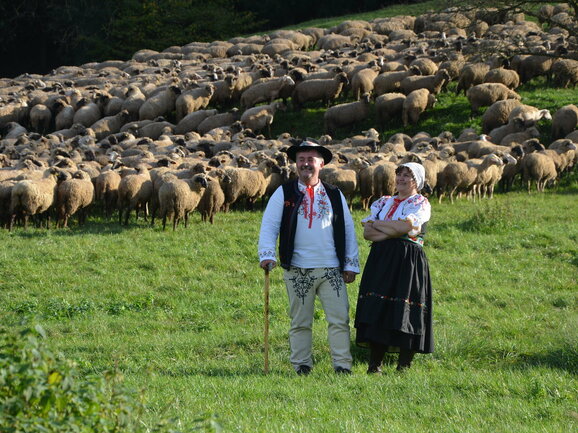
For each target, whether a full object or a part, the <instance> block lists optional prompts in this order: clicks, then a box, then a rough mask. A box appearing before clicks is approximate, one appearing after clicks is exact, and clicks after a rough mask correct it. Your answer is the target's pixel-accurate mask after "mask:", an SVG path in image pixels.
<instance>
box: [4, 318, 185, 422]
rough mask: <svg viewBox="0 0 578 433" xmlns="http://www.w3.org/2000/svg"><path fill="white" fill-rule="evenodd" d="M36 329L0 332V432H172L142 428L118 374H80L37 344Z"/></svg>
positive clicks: (138, 409)
mask: <svg viewBox="0 0 578 433" xmlns="http://www.w3.org/2000/svg"><path fill="white" fill-rule="evenodd" d="M44 337H45V333H44V330H43V329H42V328H41V327H40V326H36V328H35V329H25V330H23V331H21V332H19V333H15V332H12V333H9V332H7V331H5V330H0V431H2V432H4V433H19V432H22V433H24V432H26V433H30V432H59V433H67V432H81V433H90V432H98V433H107V432H123V433H132V432H145V431H155V432H176V430H172V429H171V428H170V422H167V421H162V422H159V423H158V424H157V425H156V426H154V427H151V428H147V427H145V425H144V424H143V423H142V422H140V420H139V417H140V415H141V414H142V413H143V409H144V406H143V403H142V401H141V398H140V396H139V395H137V394H135V393H134V392H132V391H130V390H128V389H127V388H126V387H125V386H124V385H123V382H122V377H121V375H120V374H119V373H118V372H105V373H104V374H102V375H89V376H83V375H81V374H80V373H79V371H78V369H77V367H76V366H75V364H74V363H73V362H72V361H70V360H67V359H65V358H64V357H63V356H62V355H60V354H54V353H52V352H51V351H50V350H49V349H48V348H46V347H45V345H44V344H43V343H44V342H43V341H42V339H43V338H44Z"/></svg>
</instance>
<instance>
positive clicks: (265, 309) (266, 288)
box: [264, 263, 271, 374]
mask: <svg viewBox="0 0 578 433" xmlns="http://www.w3.org/2000/svg"><path fill="white" fill-rule="evenodd" d="M269 271H271V263H269V264H268V265H267V267H266V268H265V303H264V314H265V334H264V340H265V368H264V371H265V374H267V373H269Z"/></svg>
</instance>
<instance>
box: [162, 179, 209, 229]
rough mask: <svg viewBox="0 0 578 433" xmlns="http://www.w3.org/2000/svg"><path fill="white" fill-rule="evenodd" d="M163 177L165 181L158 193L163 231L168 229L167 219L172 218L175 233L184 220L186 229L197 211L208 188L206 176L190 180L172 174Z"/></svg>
mask: <svg viewBox="0 0 578 433" xmlns="http://www.w3.org/2000/svg"><path fill="white" fill-rule="evenodd" d="M163 177H164V179H163V180H164V181H163V184H162V185H161V187H160V188H159V192H158V195H159V205H160V213H161V216H162V220H163V230H164V229H165V227H166V222H167V218H170V217H171V216H172V218H173V231H174V230H175V229H176V228H177V225H178V224H179V222H180V221H181V220H183V219H184V221H185V228H186V227H187V224H188V220H189V214H190V213H191V212H192V211H193V210H195V209H196V207H197V205H198V204H199V201H200V200H201V196H202V195H203V191H204V189H205V188H206V187H207V179H206V177H205V175H204V174H197V175H195V176H193V177H192V178H190V179H178V178H177V177H176V176H174V175H172V174H165V175H164V176H163Z"/></svg>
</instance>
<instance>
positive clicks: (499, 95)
mask: <svg viewBox="0 0 578 433" xmlns="http://www.w3.org/2000/svg"><path fill="white" fill-rule="evenodd" d="M466 96H467V98H468V101H470V104H471V106H472V114H477V113H478V112H479V109H480V107H487V106H490V105H492V104H493V103H494V102H496V101H500V100H503V99H520V95H518V94H517V93H516V92H514V91H513V90H510V89H508V88H507V87H506V86H504V85H503V84H502V83H482V84H478V85H475V86H473V87H471V88H469V89H468V91H467V92H466Z"/></svg>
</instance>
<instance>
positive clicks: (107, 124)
mask: <svg viewBox="0 0 578 433" xmlns="http://www.w3.org/2000/svg"><path fill="white" fill-rule="evenodd" d="M129 120H130V114H129V112H128V111H127V110H122V111H121V112H119V113H117V114H115V115H114V116H106V117H103V118H102V119H100V120H98V121H96V122H95V123H94V124H92V125H90V129H92V131H93V132H94V134H95V136H96V139H97V140H102V139H103V138H105V137H107V136H109V135H111V134H116V133H117V132H119V131H120V128H121V127H122V126H123V125H124V124H125V123H127V122H128V121H129Z"/></svg>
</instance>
